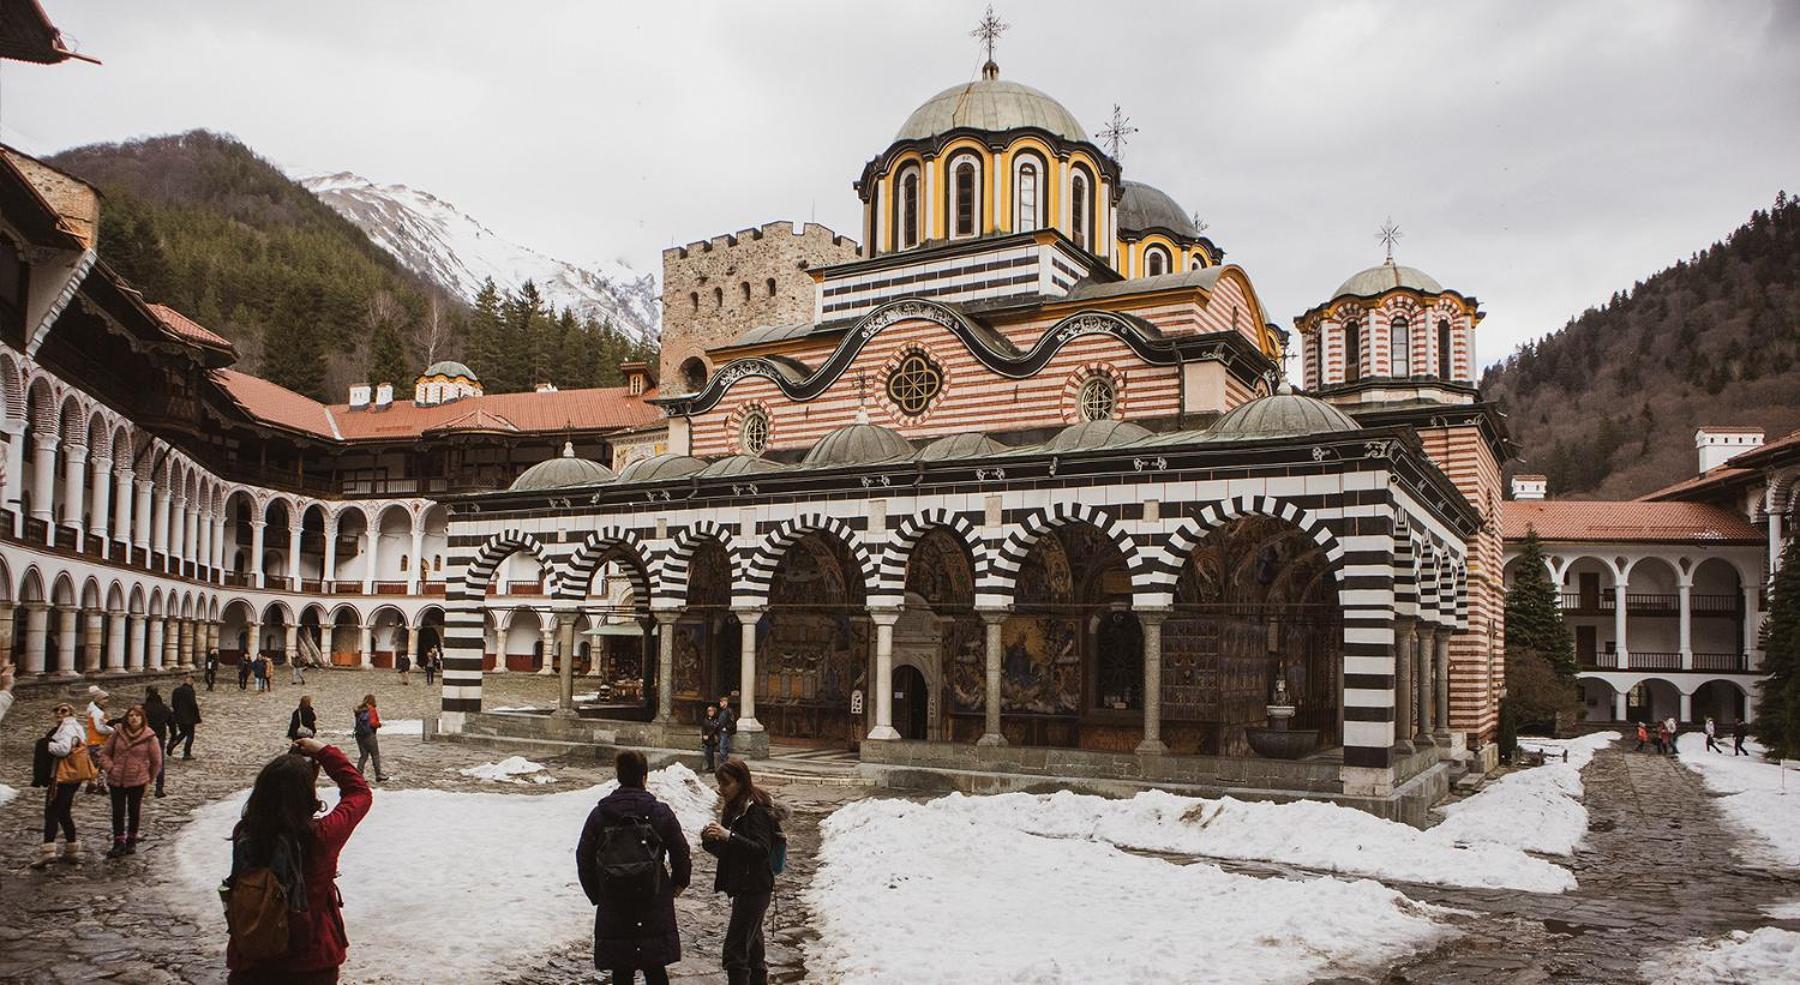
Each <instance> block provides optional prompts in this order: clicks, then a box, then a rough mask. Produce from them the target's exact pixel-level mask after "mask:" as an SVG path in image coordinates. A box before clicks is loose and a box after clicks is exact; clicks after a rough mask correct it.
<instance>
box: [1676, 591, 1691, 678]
mask: <svg viewBox="0 0 1800 985" xmlns="http://www.w3.org/2000/svg"><path fill="white" fill-rule="evenodd" d="M1693 590H1694V586H1693V584H1692V583H1690V582H1688V581H1687V580H1686V579H1683V580H1682V581H1681V583H1680V584H1678V585H1676V586H1675V591H1676V592H1677V593H1678V594H1679V595H1680V598H1681V645H1680V646H1679V647H1678V649H1679V650H1680V651H1681V669H1682V670H1693V669H1694V615H1693V610H1692V609H1691V608H1690V607H1689V601H1690V598H1691V596H1692V593H1693Z"/></svg>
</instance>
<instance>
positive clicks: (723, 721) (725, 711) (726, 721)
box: [719, 694, 737, 763]
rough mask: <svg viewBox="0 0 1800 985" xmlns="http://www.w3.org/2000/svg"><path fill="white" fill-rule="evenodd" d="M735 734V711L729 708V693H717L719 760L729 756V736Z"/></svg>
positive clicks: (722, 760)
mask: <svg viewBox="0 0 1800 985" xmlns="http://www.w3.org/2000/svg"><path fill="white" fill-rule="evenodd" d="M736 734H737V712H735V711H733V710H732V709H731V695H729V694H721V695H719V762H721V763H723V762H724V761H726V760H727V759H730V758H731V737H732V736H734V735H736Z"/></svg>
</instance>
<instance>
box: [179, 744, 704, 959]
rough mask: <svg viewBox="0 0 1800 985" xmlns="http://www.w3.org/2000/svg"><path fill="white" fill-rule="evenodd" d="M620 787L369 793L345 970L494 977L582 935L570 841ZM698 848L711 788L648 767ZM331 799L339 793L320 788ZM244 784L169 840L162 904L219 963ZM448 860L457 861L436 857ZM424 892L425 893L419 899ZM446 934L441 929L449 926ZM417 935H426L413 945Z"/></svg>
mask: <svg viewBox="0 0 1800 985" xmlns="http://www.w3.org/2000/svg"><path fill="white" fill-rule="evenodd" d="M616 786H617V783H616V782H609V783H605V784H602V785H600V786H596V787H590V788H587V789H584V790H573V791H568V792H566V793H555V794H546V795H541V796H526V795H522V794H511V793H498V792H496V793H455V792H451V791H445V790H394V791H386V790H384V791H379V792H377V793H376V795H375V803H374V806H373V808H372V809H371V810H370V811H369V814H368V816H367V817H365V818H364V819H363V822H362V824H361V825H360V826H359V827H358V828H357V830H356V833H355V834H354V835H352V836H351V838H350V842H349V844H347V845H346V846H345V848H344V852H343V855H342V865H341V867H340V872H341V874H340V875H339V876H338V887H339V889H340V891H341V892H342V893H343V897H344V921H345V924H346V926H347V927H348V929H349V934H350V956H349V960H348V962H347V963H346V964H345V965H344V980H345V981H355V982H364V983H368V985H402V983H414V982H418V983H426V982H446V981H493V980H498V979H500V978H503V977H506V975H507V974H510V973H512V972H515V971H516V970H517V969H518V968H519V967H520V966H521V965H522V963H525V962H529V961H534V960H536V959H537V958H539V957H541V956H542V955H543V954H544V953H546V952H547V951H549V950H551V949H553V948H556V947H559V946H561V945H563V944H566V943H568V942H570V941H574V940H579V939H583V938H586V937H587V936H588V935H590V934H591V933H592V931H593V926H594V915H593V909H592V908H591V907H590V906H589V905H588V902H587V897H586V896H585V895H583V893H582V891H581V886H580V883H579V882H578V881H577V880H576V877H575V859H574V854H575V841H576V839H577V838H578V837H579V836H580V833H581V825H582V822H584V821H586V820H587V815H588V812H589V811H590V810H592V809H593V806H594V803H595V802H596V801H598V800H599V799H600V798H601V797H604V796H605V795H607V794H608V793H611V792H612V790H613V789H614V788H615V787H616ZM648 786H649V788H650V791H651V792H652V793H654V794H656V796H657V797H659V798H661V799H662V800H663V802H664V803H667V804H668V805H669V806H670V807H671V808H672V809H673V810H674V811H675V815H676V817H677V818H679V819H680V821H681V827H682V831H683V833H685V834H686V835H687V837H688V840H689V842H690V843H692V844H693V845H695V846H696V848H695V850H696V851H698V850H699V849H698V847H697V846H698V844H699V839H700V830H701V828H703V827H705V826H706V824H707V823H708V822H709V821H711V820H713V819H714V802H715V800H716V795H715V794H714V793H713V792H712V790H711V789H710V788H708V787H707V786H706V785H705V784H704V783H701V782H700V778H699V777H698V776H695V775H694V771H693V770H690V769H688V768H687V767H685V766H681V765H679V764H677V765H673V766H669V767H667V768H665V769H660V770H656V771H655V772H653V773H651V774H650V777H649V781H648ZM320 792H321V794H323V795H324V800H325V801H326V802H327V803H328V804H335V803H336V802H337V791H336V789H335V788H328V789H325V790H321V791H320ZM248 797H249V791H248V790H246V791H243V792H241V793H239V794H237V795H236V796H234V797H231V798H229V799H226V800H223V801H217V802H214V803H211V804H208V805H206V806H205V807H202V808H200V809H198V810H196V811H195V812H194V814H193V821H192V822H191V823H189V824H188V825H186V826H185V827H183V828H182V830H181V833H180V835H179V836H178V837H177V839H176V843H175V846H174V866H173V872H172V875H173V878H171V879H169V880H167V882H166V883H165V884H164V886H165V888H164V891H165V892H166V893H167V894H168V895H169V898H170V901H171V902H172V903H173V904H174V905H176V906H178V907H180V908H181V909H182V910H183V911H184V912H187V913H189V914H191V915H193V916H194V917H195V918H197V919H199V920H201V921H202V924H203V926H204V927H205V928H206V931H205V934H206V936H205V938H204V941H205V942H206V946H208V947H210V948H212V951H213V953H214V954H215V955H217V960H219V961H221V962H222V961H223V960H224V959H223V956H222V955H223V953H224V949H225V922H224V918H223V916H222V914H221V909H220V906H219V896H218V885H219V880H220V879H222V878H223V877H224V876H225V874H226V872H227V871H228V870H229V869H230V867H231V850H230V846H229V844H228V842H229V840H230V837H231V829H232V826H233V825H234V824H235V823H236V822H237V819H238V815H239V813H241V812H242V810H243V806H244V801H245V800H246V799H247V798H248ZM445 859H454V860H455V865H454V866H453V867H447V866H445V865H443V864H441V863H442V861H443V860H445ZM422 901H429V905H425V903H423V902H422ZM447 928H448V929H451V930H453V931H454V932H451V933H446V929H447ZM420 941H431V942H432V944H431V946H430V947H424V948H422V947H420V946H419V942H420Z"/></svg>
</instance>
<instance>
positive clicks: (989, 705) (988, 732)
mask: <svg viewBox="0 0 1800 985" xmlns="http://www.w3.org/2000/svg"><path fill="white" fill-rule="evenodd" d="M1007 615H1008V613H1007V610H1005V609H983V610H981V621H982V623H983V628H984V629H985V630H986V631H987V640H986V642H987V691H986V693H985V694H984V695H983V703H984V704H985V706H986V711H987V724H986V725H985V727H984V728H983V729H982V733H981V738H979V739H977V740H976V741H975V744H976V745H978V746H1003V745H1006V736H1005V735H1004V734H1002V733H1001V731H1000V664H1001V660H1002V658H1003V657H1004V656H1005V650H1004V647H1003V645H1002V643H1001V639H1000V627H1002V626H1004V625H1005V624H1006V617H1007Z"/></svg>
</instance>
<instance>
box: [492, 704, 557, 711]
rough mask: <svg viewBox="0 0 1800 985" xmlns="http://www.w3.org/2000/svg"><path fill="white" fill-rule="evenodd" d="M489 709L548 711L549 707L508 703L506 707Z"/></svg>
mask: <svg viewBox="0 0 1800 985" xmlns="http://www.w3.org/2000/svg"><path fill="white" fill-rule="evenodd" d="M487 710H488V711H546V710H548V709H544V708H539V707H537V706H535V705H508V706H506V707H504V708H489V709H487Z"/></svg>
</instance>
